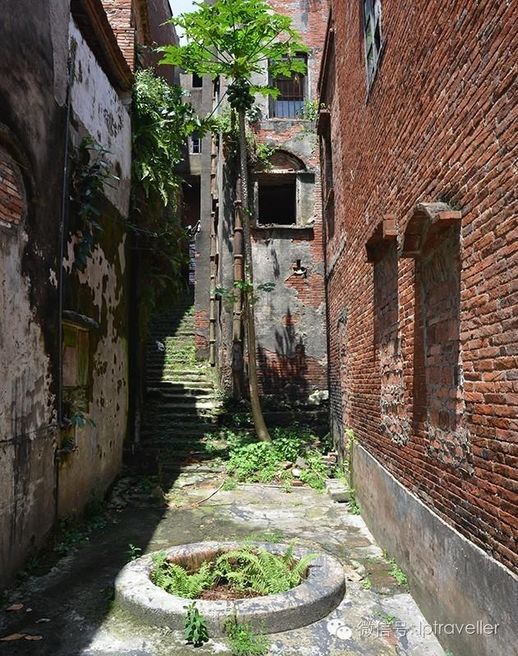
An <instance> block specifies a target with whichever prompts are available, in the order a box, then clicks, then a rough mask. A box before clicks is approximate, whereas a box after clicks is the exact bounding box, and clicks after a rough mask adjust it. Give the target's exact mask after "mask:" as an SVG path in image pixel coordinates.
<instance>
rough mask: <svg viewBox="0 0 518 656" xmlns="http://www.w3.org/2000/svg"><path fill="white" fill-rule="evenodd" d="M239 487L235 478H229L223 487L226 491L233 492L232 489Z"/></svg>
mask: <svg viewBox="0 0 518 656" xmlns="http://www.w3.org/2000/svg"><path fill="white" fill-rule="evenodd" d="M236 487H237V483H236V481H235V480H234V479H233V478H227V480H226V481H225V482H224V483H223V487H222V488H221V489H222V490H223V491H224V492H232V490H235V489H236Z"/></svg>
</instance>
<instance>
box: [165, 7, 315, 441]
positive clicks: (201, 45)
mask: <svg viewBox="0 0 518 656" xmlns="http://www.w3.org/2000/svg"><path fill="white" fill-rule="evenodd" d="M195 4H196V7H197V9H196V11H193V12H190V13H185V14H181V15H180V16H178V17H176V18H173V23H174V24H175V25H176V26H177V27H180V28H181V29H182V31H183V32H184V35H185V39H186V43H185V45H169V46H164V47H162V48H161V50H162V51H163V53H164V56H163V59H162V62H161V63H162V64H172V65H175V66H179V67H181V68H182V69H183V70H185V71H186V72H188V73H196V74H197V75H200V76H203V75H209V76H210V77H211V78H213V79H215V78H218V77H223V78H225V79H226V80H227V82H228V93H227V96H228V102H229V104H230V107H231V108H232V110H233V111H234V112H235V113H236V114H237V123H238V134H239V171H240V173H239V185H240V190H239V192H240V193H239V194H238V195H239V196H240V200H241V202H242V206H243V212H242V222H243V226H242V227H243V237H244V260H245V267H244V280H240V281H239V280H238V281H234V285H235V287H236V288H237V290H238V292H239V293H242V296H243V301H244V310H245V312H244V316H245V335H246V338H247V345H248V381H249V388H250V404H251V409H252V417H253V420H254V425H255V430H256V433H257V436H258V438H259V439H260V440H269V439H270V435H269V433H268V429H267V427H266V424H265V421H264V417H263V414H262V410H261V404H260V401H259V391H258V381H257V361H256V357H257V354H256V351H257V348H256V337H255V319H254V309H253V296H254V294H253V290H254V274H253V262H252V242H251V235H250V216H251V211H250V193H249V183H248V158H247V139H246V114H247V111H248V110H250V109H251V107H252V106H253V104H254V99H255V94H262V95H272V96H275V95H276V94H277V93H278V91H277V89H275V88H272V87H269V86H255V85H254V83H253V78H254V76H255V75H257V74H261V73H264V72H265V70H268V71H269V74H270V76H272V77H277V76H281V75H282V76H291V75H293V74H295V73H304V72H305V63H304V61H303V60H302V58H300V56H298V55H300V54H301V53H304V52H307V48H306V47H305V46H304V45H303V44H302V42H301V39H300V36H299V34H298V33H297V32H296V31H295V30H294V29H293V27H292V23H291V19H290V18H289V17H287V16H283V15H281V14H278V13H276V12H275V11H273V10H272V8H271V7H270V6H269V5H268V3H267V2H265V0H214V2H213V3H211V4H208V3H205V2H197V3H195ZM236 183H237V181H236Z"/></svg>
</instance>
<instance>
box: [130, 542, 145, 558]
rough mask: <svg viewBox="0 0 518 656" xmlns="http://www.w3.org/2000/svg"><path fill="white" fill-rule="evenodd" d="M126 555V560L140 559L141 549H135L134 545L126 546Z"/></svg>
mask: <svg viewBox="0 0 518 656" xmlns="http://www.w3.org/2000/svg"><path fill="white" fill-rule="evenodd" d="M126 553H127V554H128V560H137V558H140V556H141V555H142V549H141V548H140V547H136V546H135V545H134V544H128V550H127V552H126Z"/></svg>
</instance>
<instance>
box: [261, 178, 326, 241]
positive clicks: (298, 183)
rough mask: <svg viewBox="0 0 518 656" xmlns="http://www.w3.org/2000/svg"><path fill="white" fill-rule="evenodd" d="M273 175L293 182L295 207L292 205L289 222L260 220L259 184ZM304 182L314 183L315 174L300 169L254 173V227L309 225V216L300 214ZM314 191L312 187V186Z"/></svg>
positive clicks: (299, 226) (296, 226)
mask: <svg viewBox="0 0 518 656" xmlns="http://www.w3.org/2000/svg"><path fill="white" fill-rule="evenodd" d="M273 176H275V177H276V178H277V179H279V180H280V179H282V178H283V177H284V179H285V180H286V181H289V182H293V184H294V186H295V189H294V191H295V207H294V221H293V222H290V223H278V222H275V221H265V220H261V216H260V203H259V194H260V191H259V189H260V185H261V182H262V183H263V184H264V181H265V180H267V179H268V178H269V177H273ZM306 184H311V185H314V184H315V174H314V173H313V172H311V171H306V170H301V171H294V170H274V171H269V172H268V173H259V174H257V175H256V177H255V180H254V219H255V222H254V223H255V227H256V228H287V229H290V228H291V229H293V228H306V227H311V226H310V225H308V224H307V221H308V219H309V218H310V217H305V216H303V215H302V206H303V194H304V192H303V189H304V185H306ZM313 191H314V187H313Z"/></svg>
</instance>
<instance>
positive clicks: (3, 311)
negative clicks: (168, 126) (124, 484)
mask: <svg viewBox="0 0 518 656" xmlns="http://www.w3.org/2000/svg"><path fill="white" fill-rule="evenodd" d="M15 5H16V6H15ZM3 11H4V10H3ZM4 17H5V20H2V25H1V26H0V61H1V62H2V75H0V172H1V175H0V371H1V372H2V376H1V378H0V586H2V585H3V584H5V583H7V582H8V581H9V580H10V578H12V575H13V574H14V572H15V571H16V569H18V568H19V567H21V566H22V565H23V562H24V561H25V559H26V558H27V557H28V556H29V555H31V553H33V552H35V551H36V550H37V549H38V548H39V547H41V546H42V545H43V543H44V541H45V539H46V537H47V536H48V534H49V532H50V531H51V530H52V528H53V526H54V523H55V520H56V518H57V513H59V514H60V515H67V514H71V513H75V512H80V511H81V510H82V508H83V507H84V506H85V504H86V503H87V502H88V501H89V500H90V498H91V497H92V496H101V495H102V494H103V493H104V492H105V490H106V488H107V487H108V486H109V484H110V483H111V482H112V481H113V479H114V477H115V476H116V474H117V473H118V471H119V468H120V465H121V460H122V446H123V441H124V438H125V435H126V415H127V367H128V365H127V360H128V356H127V318H126V317H127V300H126V294H127V261H126V260H127V253H126V236H125V226H124V225H123V219H124V218H125V217H126V216H127V213H128V207H129V191H130V169H131V123H130V117H129V114H128V111H127V108H126V107H125V106H124V102H123V99H122V98H121V97H120V96H119V95H118V93H116V91H115V90H114V88H113V86H112V85H111V84H110V83H109V82H108V79H107V78H106V76H105V74H104V73H103V72H102V70H101V68H100V66H99V64H98V63H97V61H96V59H95V56H94V55H93V53H92V52H91V50H90V49H89V47H88V46H87V45H86V43H85V41H84V40H83V38H82V36H81V34H80V32H79V30H78V29H77V28H76V26H75V25H74V23H73V22H71V21H70V7H69V3H68V2H67V1H66V0H47V1H45V2H38V3H33V2H29V0H19V1H18V2H16V3H14V2H10V3H8V7H7V8H6V9H5V16H4V15H3V19H4ZM71 43H73V44H74V48H75V51H76V59H75V64H76V68H75V76H74V81H73V88H72V92H71V103H72V111H71V117H70V118H71V121H70V126H68V125H67V112H66V91H67V83H68V74H67V63H68V57H69V47H70V44H71ZM28 44H30V45H28ZM67 131H68V132H69V134H70V147H71V149H72V151H73V150H74V148H76V147H77V146H78V145H79V144H80V142H81V140H82V139H83V138H84V137H86V136H89V137H91V138H93V139H94V140H96V141H98V142H99V143H101V145H102V146H104V147H105V148H107V149H108V150H109V155H108V159H109V161H110V164H111V166H112V169H113V173H115V174H116V175H117V176H118V177H119V178H120V182H119V183H117V184H116V185H115V187H113V188H112V187H106V190H105V191H106V193H105V196H106V198H105V199H104V200H103V201H102V203H101V207H100V209H101V218H100V223H101V224H102V225H103V231H102V232H101V233H100V236H99V239H98V242H97V243H96V245H95V248H94V250H93V257H92V258H91V259H90V260H89V261H88V265H87V267H86V270H85V271H84V272H83V273H79V272H78V271H77V269H75V268H74V267H73V252H74V251H73V245H74V243H75V241H76V240H77V227H78V225H77V217H74V216H73V215H72V214H71V216H70V217H69V224H68V225H66V226H65V235H67V236H68V244H67V245H66V253H67V258H66V266H65V274H64V286H63V292H64V294H63V296H64V297H63V308H64V310H65V311H69V312H70V311H72V312H73V313H76V314H78V315H84V316H86V317H89V318H90V319H91V320H93V323H92V326H93V325H95V324H97V325H98V328H92V327H90V329H88V330H85V329H84V327H81V329H80V330H81V331H82V332H81V340H80V341H81V344H82V345H83V347H82V348H83V350H84V348H85V347H84V345H85V344H86V345H87V348H86V351H85V353H86V357H85V353H83V359H82V361H81V362H82V364H81V368H82V370H83V372H85V371H86V377H85V379H84V381H83V382H82V383H81V384H79V385H78V384H76V383H75V382H74V379H73V378H71V377H70V374H71V369H73V366H74V365H73V362H74V357H75V356H74V353H73V349H72V351H71V350H70V345H68V350H66V348H65V350H64V358H63V362H64V365H65V369H66V370H65V371H64V380H65V389H64V399H65V401H67V399H68V400H71V399H72V400H74V399H76V398H77V399H79V400H80V401H81V404H82V405H81V409H82V408H84V410H85V415H86V416H87V417H88V418H89V420H91V424H90V423H89V424H87V425H86V426H85V427H84V428H76V429H75V431H74V432H75V435H74V439H75V442H76V446H77V449H76V450H74V451H73V452H72V453H70V454H69V455H67V456H66V457H64V458H62V459H61V462H60V463H59V464H58V461H57V458H56V455H57V454H58V452H59V449H60V447H61V446H63V442H64V440H65V439H66V438H68V437H70V430H69V431H62V430H61V431H60V430H59V428H58V425H59V421H58V396H59V381H60V372H59V365H60V352H61V345H60V343H59V335H60V328H59V326H60V319H61V317H60V315H59V309H60V303H59V281H60V262H59V252H60V238H59V230H60V221H61V217H62V200H63V197H64V198H65V199H68V195H69V192H68V191H66V190H64V186H63V180H64V164H65V142H66V134H67ZM72 326H73V321H72ZM69 329H70V327H69V328H67V329H66V330H69ZM78 330H79V328H78ZM66 334H68V333H66ZM85 335H87V336H88V337H87V338H84V337H85ZM77 361H79V360H77ZM67 384H68V385H69V386H68V387H67V386H66V385H67Z"/></svg>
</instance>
